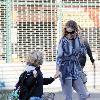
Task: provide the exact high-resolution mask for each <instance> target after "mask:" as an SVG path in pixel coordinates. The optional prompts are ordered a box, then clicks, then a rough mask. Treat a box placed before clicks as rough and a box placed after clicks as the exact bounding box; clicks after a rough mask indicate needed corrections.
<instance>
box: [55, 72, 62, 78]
mask: <svg viewBox="0 0 100 100" xmlns="http://www.w3.org/2000/svg"><path fill="white" fill-rule="evenodd" d="M60 75H61V72H60V71H56V74H55V75H54V79H57V78H58V77H59V76H60Z"/></svg>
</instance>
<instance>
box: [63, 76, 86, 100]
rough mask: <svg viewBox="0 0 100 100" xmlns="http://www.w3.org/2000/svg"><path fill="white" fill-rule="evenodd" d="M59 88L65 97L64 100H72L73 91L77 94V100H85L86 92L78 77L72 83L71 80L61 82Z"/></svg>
mask: <svg viewBox="0 0 100 100" xmlns="http://www.w3.org/2000/svg"><path fill="white" fill-rule="evenodd" d="M61 86H62V91H63V94H64V97H65V99H64V100H72V91H73V89H74V90H75V91H76V92H77V93H78V95H79V100H87V94H86V90H85V87H84V84H83V82H82V80H81V78H80V77H79V78H78V79H77V80H74V81H73V80H72V78H69V79H65V81H64V82H63V81H62V80H61Z"/></svg>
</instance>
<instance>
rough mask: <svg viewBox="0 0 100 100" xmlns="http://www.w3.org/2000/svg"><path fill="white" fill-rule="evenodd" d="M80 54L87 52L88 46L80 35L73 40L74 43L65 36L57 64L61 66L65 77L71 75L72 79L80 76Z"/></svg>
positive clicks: (61, 42)
mask: <svg viewBox="0 0 100 100" xmlns="http://www.w3.org/2000/svg"><path fill="white" fill-rule="evenodd" d="M80 54H81V55H82V54H83V55H84V54H86V48H85V45H84V44H83V43H82V42H81V40H80V38H79V37H78V36H77V38H76V39H75V40H73V43H72V42H70V41H69V40H68V39H67V38H66V37H64V36H63V37H62V38H61V39H60V42H59V45H58V49H57V58H56V65H57V67H59V68H58V69H59V71H60V72H61V73H62V78H63V79H65V78H69V77H71V78H72V79H77V78H78V76H79V70H81V66H80V64H79V60H78V57H79V55H80Z"/></svg>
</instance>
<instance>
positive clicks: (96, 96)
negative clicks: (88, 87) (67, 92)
mask: <svg viewBox="0 0 100 100" xmlns="http://www.w3.org/2000/svg"><path fill="white" fill-rule="evenodd" d="M90 93H91V96H90V98H88V99H87V100H100V91H99V92H97V91H93V92H92V91H90ZM54 100H64V97H63V95H62V93H61V92H56V93H55V99H54ZM73 100H78V96H77V94H76V93H75V92H74V93H73Z"/></svg>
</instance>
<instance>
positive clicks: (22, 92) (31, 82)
mask: <svg viewBox="0 0 100 100" xmlns="http://www.w3.org/2000/svg"><path fill="white" fill-rule="evenodd" d="M35 86H36V78H35V77H34V74H33V71H30V72H27V71H24V72H23V73H22V74H21V75H20V77H19V84H18V90H19V91H18V94H19V99H21V100H28V99H29V98H30V96H31V92H32V90H33V89H34V88H35Z"/></svg>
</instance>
